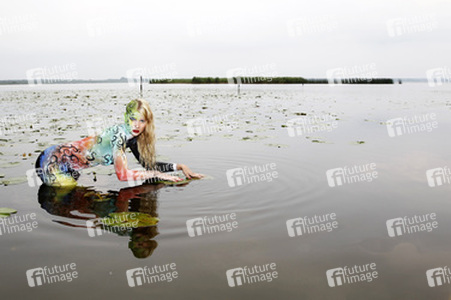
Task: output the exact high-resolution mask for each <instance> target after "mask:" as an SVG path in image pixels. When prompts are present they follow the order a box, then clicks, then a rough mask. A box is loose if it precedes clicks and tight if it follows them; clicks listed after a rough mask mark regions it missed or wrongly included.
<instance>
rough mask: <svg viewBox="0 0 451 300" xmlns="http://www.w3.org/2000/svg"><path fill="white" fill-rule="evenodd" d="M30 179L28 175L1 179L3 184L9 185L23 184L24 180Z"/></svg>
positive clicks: (0, 181) (0, 182)
mask: <svg viewBox="0 0 451 300" xmlns="http://www.w3.org/2000/svg"><path fill="white" fill-rule="evenodd" d="M27 181H28V179H27V177H26V176H22V177H11V178H6V179H4V180H0V184H3V185H4V186H8V185H16V184H21V183H24V182H27Z"/></svg>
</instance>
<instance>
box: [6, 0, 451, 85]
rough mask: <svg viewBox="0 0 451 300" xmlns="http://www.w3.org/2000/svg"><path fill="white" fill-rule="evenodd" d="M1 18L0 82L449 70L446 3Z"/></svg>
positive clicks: (215, 5) (98, 10) (50, 7)
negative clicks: (139, 73)
mask: <svg viewBox="0 0 451 300" xmlns="http://www.w3.org/2000/svg"><path fill="white" fill-rule="evenodd" d="M0 18H1V19H0V43H1V47H0V60H1V65H0V66H1V67H0V80H4V79H26V72H27V70H31V69H35V68H47V69H48V70H51V68H54V69H55V70H59V71H58V72H60V73H64V72H75V73H74V74H76V77H77V78H81V79H88V78H120V77H126V74H127V72H133V69H136V68H141V69H142V70H144V72H147V73H149V74H155V76H156V77H158V76H159V77H161V78H163V77H168V78H171V77H176V78H180V77H192V76H194V75H198V76H219V77H226V74H227V72H228V71H230V70H233V69H235V68H245V69H246V70H248V73H249V74H253V75H262V76H263V75H268V74H269V73H270V74H269V75H276V76H303V77H307V78H312V77H321V78H325V77H326V72H327V70H330V69H334V68H347V70H351V71H350V72H352V70H357V69H358V68H361V69H362V70H365V69H367V70H370V71H371V72H373V73H374V74H375V75H377V76H378V77H426V75H425V73H426V71H427V70H428V69H433V68H437V67H451V51H450V50H451V46H450V45H451V42H450V39H451V1H450V0H448V1H439V0H421V1H420V0H405V1H400V0H378V1H364V0H359V1H351V0H342V1H336V0H323V1H321V0H320V1H289V0H287V1H284V0H277V1H276V0H273V1H262V0H260V1H247V0H227V1H165V0H159V1H133V0H127V1H112V0H108V1H95V0H89V1H80V0H77V1H33V0H30V1H20V0H18V1H2V4H0ZM130 70H132V71H130ZM49 72H51V71H49ZM259 73H261V74H259ZM375 77H376V76H375Z"/></svg>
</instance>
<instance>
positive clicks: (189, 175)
mask: <svg viewBox="0 0 451 300" xmlns="http://www.w3.org/2000/svg"><path fill="white" fill-rule="evenodd" d="M177 170H182V172H183V174H185V176H186V178H202V177H204V175H203V174H199V173H194V172H193V171H191V170H190V168H188V166H187V165H184V164H177Z"/></svg>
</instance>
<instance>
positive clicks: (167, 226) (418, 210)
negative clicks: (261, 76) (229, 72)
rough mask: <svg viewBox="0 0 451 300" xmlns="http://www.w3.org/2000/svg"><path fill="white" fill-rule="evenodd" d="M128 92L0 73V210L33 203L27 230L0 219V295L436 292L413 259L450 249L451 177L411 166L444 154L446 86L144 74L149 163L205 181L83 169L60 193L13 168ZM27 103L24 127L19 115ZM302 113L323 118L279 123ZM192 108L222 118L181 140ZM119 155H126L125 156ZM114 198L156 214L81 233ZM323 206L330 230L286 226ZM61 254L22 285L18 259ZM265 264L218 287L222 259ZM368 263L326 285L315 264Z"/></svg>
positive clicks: (22, 209) (433, 264) (113, 108)
mask: <svg viewBox="0 0 451 300" xmlns="http://www.w3.org/2000/svg"><path fill="white" fill-rule="evenodd" d="M136 96H137V88H136V87H129V86H128V85H127V84H92V85H52V86H43V87H42V86H41V87H40V86H38V87H29V86H0V110H1V112H2V115H1V116H2V119H4V118H7V119H8V118H9V120H11V117H13V116H16V117H18V116H19V117H20V116H22V119H20V118H19V119H20V120H22V122H21V123H20V125H18V126H17V125H14V126H10V128H9V129H8V130H3V132H2V136H1V137H0V138H1V140H0V152H1V155H0V166H1V171H0V173H1V175H2V176H3V178H0V180H2V181H5V180H6V181H10V182H9V184H8V185H7V186H5V185H4V186H1V187H0V193H1V204H0V207H11V208H14V209H16V210H17V211H18V213H17V216H25V215H29V214H33V213H34V214H35V215H36V221H37V224H38V225H37V228H36V229H33V230H32V231H30V232H28V231H26V230H25V231H21V232H15V233H10V234H8V233H5V230H4V229H3V235H2V236H0V241H1V244H0V245H1V252H0V260H1V262H2V280H1V282H2V283H1V293H2V298H5V299H10V298H13V297H14V298H19V299H32V298H33V299H35V298H36V297H38V298H56V297H57V295H60V294H62V293H64V295H65V296H64V297H65V298H68V299H77V298H82V297H88V298H94V297H97V298H99V299H100V298H109V299H120V298H124V297H133V298H135V299H144V297H146V298H147V297H153V298H154V299H180V298H182V297H183V298H184V299H199V298H202V299H249V298H251V297H252V298H259V299H275V298H281V299H295V298H296V299H448V298H449V297H450V295H451V293H450V292H451V290H450V285H449V284H444V285H442V286H437V287H433V288H431V287H429V286H428V282H427V277H426V271H427V270H429V269H434V268H438V267H444V266H447V265H448V262H449V257H450V254H451V243H450V242H449V237H448V235H449V233H448V231H449V230H448V229H449V228H450V226H451V224H450V223H451V222H450V221H449V220H450V218H449V217H450V216H451V207H450V205H449V203H448V202H449V200H448V198H449V196H448V192H449V191H450V188H451V185H449V184H447V183H445V184H443V185H440V186H436V187H430V186H428V181H427V177H426V171H427V170H429V169H434V168H440V167H445V166H447V165H448V162H449V160H450V158H451V157H450V154H449V153H450V151H449V150H448V149H449V145H450V143H449V141H448V139H447V135H448V133H449V131H450V129H451V124H450V121H449V120H451V118H450V117H451V116H450V105H451V86H449V85H444V86H441V87H437V88H430V87H428V86H427V85H426V84H403V85H393V86H376V85H374V86H336V87H329V86H327V85H315V86H307V85H306V86H301V85H291V86H286V85H285V86H276V85H258V86H244V87H242V89H241V94H240V95H237V93H236V89H234V88H231V87H230V86H228V85H219V86H216V85H202V86H191V85H152V86H146V90H145V92H144V98H146V99H147V100H149V102H150V104H151V107H152V109H153V111H154V115H155V117H156V130H157V132H156V133H157V138H158V142H157V152H158V153H157V154H158V158H159V160H160V161H167V162H177V163H184V164H186V165H188V166H189V167H190V168H191V169H192V170H193V171H195V172H200V173H203V174H206V175H207V178H206V179H204V180H197V181H192V182H190V183H189V184H187V185H184V186H164V185H158V186H154V185H150V186H149V185H145V186H137V187H132V188H130V187H129V185H128V183H127V182H119V181H118V180H117V179H116V177H115V175H114V174H113V168H112V167H110V168H108V167H96V168H94V170H92V169H91V170H89V169H88V170H85V172H83V175H82V177H81V178H80V180H79V187H77V188H76V189H74V190H69V191H68V190H55V189H51V188H46V187H40V186H38V185H36V184H34V186H30V184H29V183H28V181H27V177H26V172H27V170H29V169H32V168H33V165H34V162H35V159H36V157H37V155H38V154H39V152H40V151H41V150H43V149H45V148H47V147H48V146H50V145H53V144H58V143H62V142H69V141H73V140H77V139H80V138H81V137H84V136H86V135H87V134H88V131H89V130H93V129H92V128H89V126H90V125H89V124H90V123H89V122H90V121H91V122H92V121H93V120H96V122H97V123H95V124H97V125H96V126H101V125H102V124H105V125H107V124H109V122H115V121H117V120H121V118H122V116H123V111H124V108H125V104H126V103H128V101H129V100H131V99H132V98H134V97H136ZM32 113H35V114H36V115H34V116H32V117H30V118H29V119H32V121H33V122H32V124H31V126H32V128H30V122H29V120H28V121H27V119H26V116H27V114H32ZM432 114H435V120H436V121H437V128H435V129H433V130H431V131H430V132H428V131H423V132H417V133H412V134H406V133H405V134H403V135H400V136H394V137H390V136H389V132H388V129H387V124H386V123H387V120H389V119H393V118H399V117H404V116H407V117H413V116H415V115H416V116H424V115H428V116H429V117H430V116H433V115H432ZM105 117H106V118H105ZM315 117H316V118H320V117H322V118H327V120H328V121H330V122H334V124H335V125H336V126H335V127H336V128H335V127H334V128H329V127H327V128H325V129H331V130H330V131H329V130H324V131H319V132H307V133H305V132H303V133H302V134H300V135H299V133H300V132H296V131H291V135H294V136H290V131H289V130H290V129H291V130H294V129H293V128H292V127H290V126H288V127H287V122H288V121H289V120H291V119H293V118H304V120H305V118H309V119H308V120H313V119H314V118H315ZM98 118H100V119H98ZM102 118H103V119H102ZM193 118H204V119H206V118H209V120H210V121H211V122H210V123H207V124H213V125H214V124H216V125H217V126H219V124H221V123H219V122H221V121H222V122H223V123H222V124H232V125H233V126H231V127H221V128H219V127H215V128H213V127H210V130H211V131H212V132H210V133H208V134H204V133H205V127H203V128H202V130H203V132H201V134H200V135H197V136H194V137H190V136H189V134H188V129H190V127H189V124H187V122H188V121H189V120H190V119H193ZM4 120H5V119H4ZM27 122H28V123H27ZM99 122H100V123H99ZM99 124H100V125H99ZM213 125H212V126H213ZM218 128H219V129H218ZM309 128H311V127H309ZM3 129H4V127H3ZM24 154H25V156H23V155H24ZM127 156H128V161H129V166H130V168H136V167H138V164H137V163H136V161H135V159H134V158H133V156H131V155H130V154H128V155H127ZM270 164H272V166H275V169H274V170H275V171H276V176H274V177H271V176H268V177H263V179H262V177H259V180H258V181H256V182H253V183H249V184H242V185H239V182H238V179H236V178H235V181H233V178H232V177H229V178H228V177H227V171H228V170H232V169H235V168H244V167H248V169H250V168H252V167H253V166H257V167H258V166H260V167H262V166H265V165H266V166H267V167H268V166H269V165H270ZM368 164H375V166H376V169H375V170H376V172H377V178H375V179H373V180H372V181H370V182H369V181H362V182H355V183H349V184H348V183H345V184H343V185H341V186H335V187H330V186H329V184H330V183H329V182H328V180H327V179H328V178H327V176H326V172H327V171H328V170H330V169H334V168H343V167H345V166H347V167H348V168H352V166H355V165H357V166H362V165H368ZM274 170H272V171H274ZM92 171H95V172H96V175H95V176H94V174H93V173H92ZM266 173H267V172H266ZM266 173H265V174H266ZM94 178H95V179H96V181H94ZM233 184H235V186H234V187H231V185H233ZM335 184H339V183H338V181H335ZM31 185H33V184H31ZM100 200H101V201H100ZM125 211H131V212H142V213H146V214H149V215H151V216H153V217H158V218H159V219H160V222H159V223H158V225H157V226H150V227H142V228H137V229H133V230H132V231H131V232H130V231H123V232H116V233H114V232H113V233H111V232H105V231H104V232H103V234H102V235H95V236H93V237H91V236H90V235H89V233H93V232H89V231H88V229H87V228H86V221H87V220H92V219H94V218H97V217H105V216H107V215H108V214H109V213H111V212H125ZM429 213H435V214H436V221H437V223H438V226H437V228H436V229H434V230H432V231H422V232H417V233H412V234H402V235H400V236H397V237H390V236H389V235H388V231H387V226H386V222H387V220H390V219H394V218H398V217H404V216H408V217H411V216H414V215H424V214H429ZM226 214H228V215H230V214H235V215H236V222H237V228H236V229H233V230H232V231H227V230H225V231H221V232H216V233H209V234H208V233H205V232H204V234H202V235H197V236H194V237H190V236H189V235H188V229H187V224H186V223H187V221H188V220H191V219H194V218H198V217H205V216H207V217H210V218H211V217H214V216H215V215H216V216H224V215H226ZM326 214H335V215H336V221H337V224H338V226H337V228H336V229H333V230H332V231H330V232H328V231H323V232H316V233H310V234H307V233H305V232H304V234H303V235H300V236H294V237H290V236H289V234H288V228H287V221H288V220H291V219H294V218H300V217H305V216H307V217H313V216H315V215H317V216H320V215H321V216H322V215H326ZM193 228H194V227H193ZM70 263H75V264H76V270H77V272H78V278H76V279H74V280H73V281H71V282H58V283H52V284H44V285H42V286H37V287H29V286H28V284H27V277H26V271H27V270H29V269H34V268H39V267H44V266H47V267H49V268H50V267H52V266H54V265H65V264H70ZM172 263H175V268H176V271H177V273H178V278H176V279H174V280H172V281H171V282H167V281H165V282H157V283H152V284H143V285H142V286H137V287H129V285H128V281H127V277H126V271H127V270H129V269H134V268H144V266H147V267H148V268H151V267H153V266H154V265H157V266H163V265H166V264H172ZM270 263H275V264H276V271H277V278H275V279H273V280H272V281H271V282H267V281H261V282H256V283H252V284H249V283H245V284H243V285H241V286H235V287H229V285H228V281H227V276H226V271H227V270H229V269H235V268H239V267H245V266H247V267H248V268H251V267H252V266H254V265H258V266H261V265H265V264H270ZM371 263H375V264H376V270H377V278H376V279H374V280H372V281H371V282H366V281H365V282H357V283H352V284H348V283H345V284H343V285H342V286H337V287H329V285H328V280H327V277H326V271H327V270H329V269H334V268H339V267H345V266H347V267H348V268H351V267H352V266H354V265H365V264H371Z"/></svg>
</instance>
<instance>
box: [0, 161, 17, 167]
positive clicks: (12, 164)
mask: <svg viewBox="0 0 451 300" xmlns="http://www.w3.org/2000/svg"><path fill="white" fill-rule="evenodd" d="M18 164H20V162H19V161H10V162H7V163H4V164H1V165H0V168H12V167H15V166H17V165H18Z"/></svg>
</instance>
